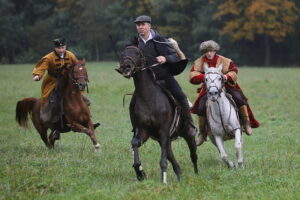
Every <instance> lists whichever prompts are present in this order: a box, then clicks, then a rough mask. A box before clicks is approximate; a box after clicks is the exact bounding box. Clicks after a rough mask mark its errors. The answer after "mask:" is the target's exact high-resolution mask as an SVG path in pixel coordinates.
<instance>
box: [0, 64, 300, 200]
mask: <svg viewBox="0 0 300 200" xmlns="http://www.w3.org/2000/svg"><path fill="white" fill-rule="evenodd" d="M115 66H116V63H113V62H102V63H88V64H87V67H88V70H89V77H90V84H89V90H90V94H88V97H89V98H90V100H91V101H92V106H91V112H92V117H93V120H94V121H100V122H101V124H102V125H101V126H100V128H98V129H97V131H96V135H97V138H98V140H99V141H100V142H101V151H100V152H98V153H95V152H93V145H92V143H91V141H90V139H89V138H88V137H87V136H86V135H84V134H82V133H73V132H71V133H66V134H63V135H62V138H61V140H60V141H58V142H57V143H56V148H55V149H53V150H48V149H47V148H46V147H45V145H44V144H43V142H42V140H41V139H40V137H39V135H38V133H37V132H36V130H35V129H34V127H33V126H31V129H29V130H24V129H22V128H20V127H19V126H18V125H17V123H16V122H15V119H14V118H15V106H16V102H17V101H18V100H20V99H22V98H25V97H39V96H40V84H41V82H38V83H37V82H33V81H32V76H31V71H32V68H33V65H0V70H1V75H0V87H1V105H0V199H114V200H115V199H134V200H142V199H145V200H147V199H151V200H154V199H209V200H210V199H255V200H257V199H300V190H299V188H300V101H299V98H300V89H299V84H300V78H299V77H300V76H299V74H300V68H287V69H281V68H247V67H244V68H240V71H239V84H240V86H241V87H242V88H243V90H244V92H245V94H246V96H247V97H248V98H249V103H250V104H251V105H252V109H253V111H254V113H255V115H256V118H257V119H258V120H259V121H260V122H261V127H260V128H258V129H255V130H254V134H253V136H251V137H248V136H245V137H244V159H245V169H243V170H239V169H233V170H229V169H227V168H226V166H225V164H223V162H222V161H221V160H220V156H219V153H218V152H217V150H216V148H215V147H214V146H213V145H212V144H211V143H210V142H206V143H205V144H204V145H202V146H201V147H200V148H198V150H197V153H198V156H199V161H198V165H199V168H200V173H199V175H195V174H194V173H193V167H192V163H191V161H190V158H189V153H188V148H187V145H186V143H185V142H184V140H183V139H178V140H176V141H174V142H173V151H174V154H175V157H176V158H177V160H178V162H179V164H180V165H181V168H182V171H183V174H182V181H181V182H177V181H176V176H175V174H174V172H173V170H172V167H171V165H170V164H169V165H168V166H169V167H168V185H163V184H161V182H160V167H159V159H160V147H159V145H158V144H157V143H156V142H154V141H153V140H149V141H148V142H147V143H146V144H145V145H144V146H143V147H142V148H141V149H140V156H141V161H142V163H143V168H144V169H145V171H146V174H147V180H145V181H143V182H139V181H137V180H136V177H135V173H134V170H133V168H132V163H133V161H132V151H131V145H130V140H131V137H132V133H131V125H130V120H129V113H128V104H129V101H130V97H127V98H126V103H125V107H124V108H123V106H122V97H123V94H125V93H130V92H132V91H133V83H132V80H127V79H125V78H123V77H121V76H120V75H119V74H117V73H116V72H115V71H114V68H115ZM187 74H188V71H185V72H184V74H182V75H180V76H178V77H176V79H177V80H178V81H179V82H180V84H181V85H182V87H183V89H184V91H185V92H186V94H187V95H188V97H189V98H190V99H191V100H192V101H193V100H195V98H196V93H195V90H196V87H195V86H193V85H191V84H189V83H188V81H187ZM194 117H195V119H196V116H194ZM226 147H227V151H228V153H229V155H230V157H231V158H232V159H233V160H234V157H235V150H234V147H233V142H232V141H230V142H227V143H226Z"/></svg>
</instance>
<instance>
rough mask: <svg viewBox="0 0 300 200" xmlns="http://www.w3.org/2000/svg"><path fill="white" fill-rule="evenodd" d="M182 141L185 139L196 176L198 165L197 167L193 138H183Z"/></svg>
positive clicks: (195, 147) (195, 146)
mask: <svg viewBox="0 0 300 200" xmlns="http://www.w3.org/2000/svg"><path fill="white" fill-rule="evenodd" d="M184 139H185V141H186V143H187V144H188V146H189V150H190V157H191V160H192V162H193V165H194V172H195V173H196V174H198V165H197V161H198V155H197V145H196V141H195V138H194V137H189V136H185V137H184Z"/></svg>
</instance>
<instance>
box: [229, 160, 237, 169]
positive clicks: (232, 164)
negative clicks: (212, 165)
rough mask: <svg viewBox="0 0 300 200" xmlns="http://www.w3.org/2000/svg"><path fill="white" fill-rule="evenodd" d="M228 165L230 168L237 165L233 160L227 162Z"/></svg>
mask: <svg viewBox="0 0 300 200" xmlns="http://www.w3.org/2000/svg"><path fill="white" fill-rule="evenodd" d="M227 167H228V168H229V169H232V168H234V167H235V165H234V163H233V162H231V161H229V162H228V163H227Z"/></svg>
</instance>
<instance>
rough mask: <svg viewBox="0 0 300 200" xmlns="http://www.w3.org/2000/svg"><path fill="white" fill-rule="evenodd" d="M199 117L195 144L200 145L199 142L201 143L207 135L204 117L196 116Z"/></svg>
mask: <svg viewBox="0 0 300 200" xmlns="http://www.w3.org/2000/svg"><path fill="white" fill-rule="evenodd" d="M198 117H199V119H198V120H199V121H198V123H199V138H198V139H197V141H196V145H197V146H200V145H201V144H203V142H205V141H206V137H207V130H206V127H205V126H206V119H205V117H203V116H198Z"/></svg>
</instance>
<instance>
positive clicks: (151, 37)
mask: <svg viewBox="0 0 300 200" xmlns="http://www.w3.org/2000/svg"><path fill="white" fill-rule="evenodd" d="M140 38H141V39H142V40H143V42H144V43H145V44H146V43H147V42H148V41H149V40H151V39H153V36H152V33H151V31H150V34H149V37H148V39H147V40H145V39H144V38H143V37H141V36H140Z"/></svg>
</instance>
